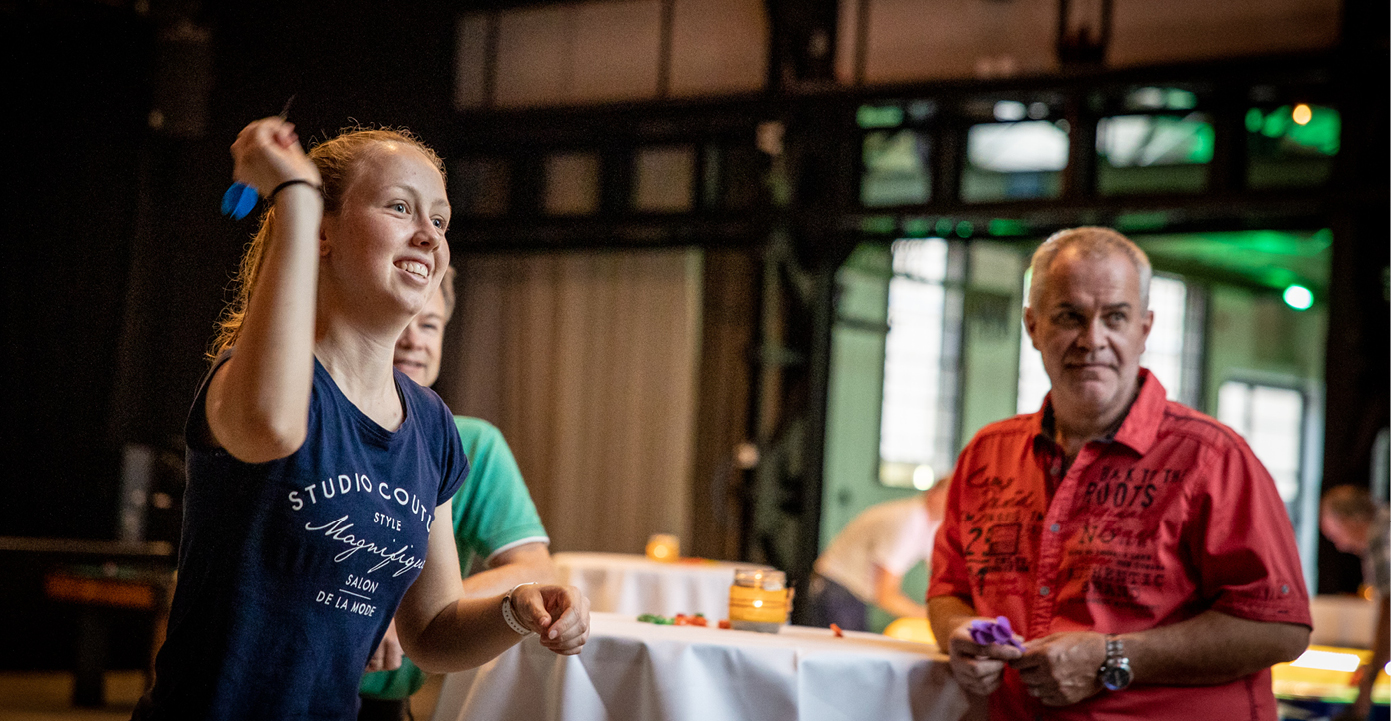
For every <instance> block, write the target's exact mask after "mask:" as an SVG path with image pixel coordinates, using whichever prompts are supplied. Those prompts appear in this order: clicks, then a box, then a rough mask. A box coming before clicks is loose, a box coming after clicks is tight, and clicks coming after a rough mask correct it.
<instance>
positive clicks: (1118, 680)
mask: <svg viewBox="0 0 1391 721" xmlns="http://www.w3.org/2000/svg"><path fill="white" fill-rule="evenodd" d="M1101 685H1103V686H1105V687H1106V689H1107V690H1109V691H1119V690H1121V689H1123V688H1125V687H1126V686H1129V685H1130V668H1129V667H1128V666H1122V665H1119V664H1116V665H1111V666H1107V667H1106V668H1105V669H1103V670H1102V672H1101Z"/></svg>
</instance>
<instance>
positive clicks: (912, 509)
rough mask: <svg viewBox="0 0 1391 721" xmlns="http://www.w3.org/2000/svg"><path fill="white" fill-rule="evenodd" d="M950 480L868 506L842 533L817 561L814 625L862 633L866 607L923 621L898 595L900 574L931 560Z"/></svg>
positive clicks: (921, 611) (920, 609) (921, 610)
mask: <svg viewBox="0 0 1391 721" xmlns="http://www.w3.org/2000/svg"><path fill="white" fill-rule="evenodd" d="M950 478H951V474H950V473H947V474H945V475H944V476H943V477H942V479H941V480H939V481H938V482H937V483H936V484H935V485H933V486H932V487H931V488H929V489H928V490H926V491H924V492H923V493H921V494H919V495H915V496H911V497H908V498H901V499H898V500H894V501H887V502H885V503H879V504H876V505H873V506H870V507H869V508H866V509H865V510H864V511H862V512H861V513H860V515H858V516H856V517H855V518H854V520H852V521H850V523H848V524H846V526H845V528H843V529H841V532H840V533H839V534H837V535H836V537H835V539H834V540H832V541H831V545H829V546H827V547H826V550H825V552H824V553H822V554H821V557H820V558H818V559H816V566H815V569H816V575H815V576H814V577H813V578H812V582H811V599H810V603H811V608H812V620H811V623H812V624H813V625H820V626H825V625H829V624H832V623H834V624H836V625H837V626H839V627H841V628H843V629H846V630H850V631H863V630H866V629H867V626H868V623H867V621H866V611H867V610H868V607H869V606H871V605H873V606H878V607H879V608H881V609H883V610H885V611H887V612H888V613H890V614H892V615H894V616H899V617H904V616H907V617H912V618H926V617H927V606H926V605H925V604H924V603H923V602H922V601H921V600H916V601H915V600H913V599H911V598H908V596H906V595H905V594H904V593H903V588H902V586H903V576H904V574H906V573H907V572H908V571H909V569H911V568H913V566H915V565H917V563H918V561H924V562H928V563H930V562H931V560H932V540H933V538H934V537H935V536H936V535H937V528H938V527H939V526H941V524H942V511H943V508H944V507H945V505H946V498H947V493H946V491H947V481H948V479H950Z"/></svg>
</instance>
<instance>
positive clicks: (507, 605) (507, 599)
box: [502, 581, 536, 636]
mask: <svg viewBox="0 0 1391 721" xmlns="http://www.w3.org/2000/svg"><path fill="white" fill-rule="evenodd" d="M535 585H536V582H535V581H528V582H527V583H519V584H517V585H515V586H513V587H512V590H511V591H508V592H507V595H506V596H503V597H502V620H504V621H506V622H507V625H508V626H510V627H511V628H512V630H513V631H516V632H517V633H519V634H521V635H523V636H530V635H531V634H532V631H531V629H528V628H527V627H526V626H523V625H522V622H521V621H518V620H517V612H516V611H515V610H513V608H512V594H514V593H516V592H517V589H519V588H521V587H522V586H535Z"/></svg>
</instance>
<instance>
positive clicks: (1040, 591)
mask: <svg viewBox="0 0 1391 721" xmlns="http://www.w3.org/2000/svg"><path fill="white" fill-rule="evenodd" d="M1038 595H1040V596H1047V595H1048V587H1047V586H1043V587H1042V588H1039V589H1038Z"/></svg>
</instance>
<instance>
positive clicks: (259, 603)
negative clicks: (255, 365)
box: [137, 357, 468, 720]
mask: <svg viewBox="0 0 1391 721" xmlns="http://www.w3.org/2000/svg"><path fill="white" fill-rule="evenodd" d="M223 361H225V357H224V358H222V359H219V362H218V363H219V365H220V364H221V363H222V362H223ZM216 368H217V366H214V371H216ZM394 374H395V379H396V387H397V389H398V391H399V393H400V395H401V398H402V400H403V402H404V407H405V420H404V422H403V423H402V424H401V427H400V428H398V429H397V430H396V431H395V432H394V433H393V432H389V431H387V430H385V429H383V428H382V427H381V426H379V425H377V423H375V422H374V421H372V420H371V419H370V418H368V417H367V416H366V415H364V414H363V413H362V411H360V410H358V408H357V407H356V406H354V405H353V404H352V402H351V401H349V400H348V399H347V398H346V397H345V396H344V395H343V394H342V392H341V391H340V390H339V389H338V386H337V385H336V384H335V383H334V382H333V378H332V377H331V376H329V374H328V371H327V370H325V369H324V367H323V366H322V365H320V364H319V362H318V361H317V360H315V362H314V384H313V392H312V394H311V396H310V403H309V429H308V435H307V437H306V440H305V442H304V445H303V446H301V447H300V449H299V450H298V451H295V453H293V454H292V455H290V456H289V457H286V458H282V459H279V460H276V461H271V462H269V463H259V464H249V463H243V462H241V461H239V460H237V459H236V458H234V457H232V456H231V455H230V454H228V453H227V452H226V451H224V450H222V449H220V448H216V447H213V446H212V445H211V443H210V439H211V438H212V434H211V433H210V432H209V430H208V427H207V416H206V412H205V410H204V409H205V403H206V399H207V383H208V380H207V379H205V380H204V381H203V385H202V387H201V388H199V391H198V395H197V398H196V399H195V400H194V403H193V409H192V411H191V413H190V415H189V421H188V426H187V428H186V432H185V435H186V438H187V443H188V489H187V491H186V494H185V498H184V525H183V537H182V539H181V541H180V545H179V581H178V587H177V588H176V590H175V592H174V604H173V609H172V611H171V614H170V618H169V633H168V637H167V640H166V641H165V643H164V647H163V649H162V650H161V651H160V653H159V657H158V661H157V666H156V684H155V687H154V689H153V690H152V691H151V693H150V696H149V699H148V701H149V702H150V703H151V705H150V706H149V707H147V709H143V710H145V711H147V713H141V714H137V715H139V716H142V717H144V718H152V719H180V720H184V719H353V718H356V716H357V708H358V696H357V686H358V680H359V679H360V678H361V677H362V672H363V668H364V667H365V666H366V664H367V659H368V657H369V656H370V655H371V653H372V651H373V649H375V648H376V645H377V643H378V642H379V641H380V640H381V638H382V635H383V634H384V633H385V632H386V627H387V624H388V623H389V622H390V621H391V617H392V615H393V614H394V613H395V611H396V607H397V605H398V604H399V603H400V601H401V597H402V595H404V594H405V592H406V589H407V588H408V587H409V586H410V585H411V583H412V582H413V581H414V580H415V578H416V576H417V575H419V573H420V569H421V568H422V567H423V566H424V564H425V551H426V547H427V545H428V543H427V539H428V535H429V529H430V522H431V521H433V520H434V515H435V507H436V506H437V505H439V504H441V503H443V502H445V501H447V500H449V498H450V497H451V496H452V495H454V492H455V491H456V490H457V489H458V488H459V486H460V485H461V484H462V483H463V482H464V478H465V477H466V476H467V474H468V459H467V458H466V457H465V456H464V451H463V447H462V446H461V444H460V442H459V434H458V432H457V431H455V430H454V419H453V416H451V415H450V412H449V409H448V408H446V407H445V405H444V402H443V401H441V400H440V398H439V396H437V395H435V393H434V392H433V391H431V390H428V389H425V388H421V387H420V386H418V385H416V384H415V383H414V382H413V381H411V380H410V379H409V378H407V377H406V376H405V375H404V374H403V373H401V372H400V371H394ZM211 377H212V373H211V372H210V373H209V374H208V378H211ZM446 520H447V519H446Z"/></svg>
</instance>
